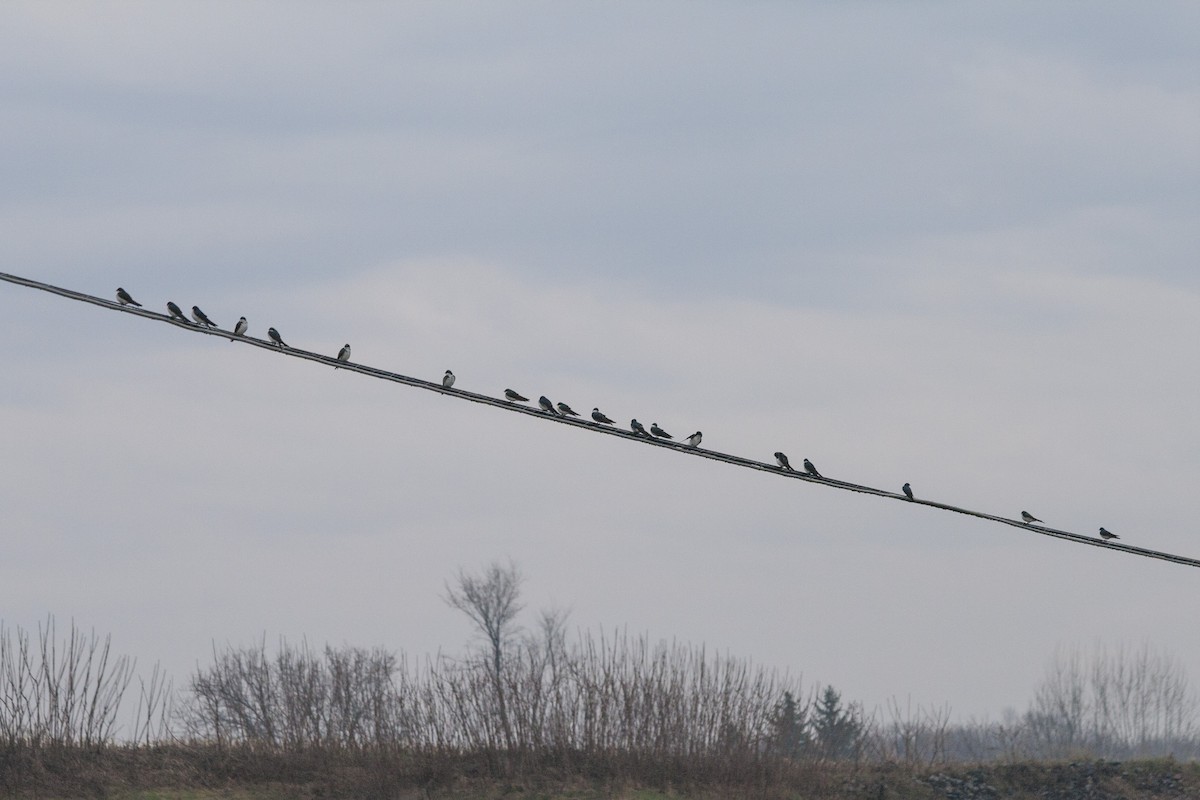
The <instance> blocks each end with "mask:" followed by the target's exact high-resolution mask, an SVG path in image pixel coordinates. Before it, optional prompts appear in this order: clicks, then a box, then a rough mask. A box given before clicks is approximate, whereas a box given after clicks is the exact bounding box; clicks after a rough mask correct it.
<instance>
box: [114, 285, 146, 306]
mask: <svg viewBox="0 0 1200 800" xmlns="http://www.w3.org/2000/svg"><path fill="white" fill-rule="evenodd" d="M117 302H118V303H120V304H121V305H123V306H137V307H138V308H141V307H142V304H141V303H139V302H138V301H137V300H134V299H133V298H132V297H130V296H129V292H127V291H125V290H124V289H122V288H121V287H120V286H118V287H117Z"/></svg>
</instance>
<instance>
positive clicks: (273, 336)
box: [267, 328, 287, 347]
mask: <svg viewBox="0 0 1200 800" xmlns="http://www.w3.org/2000/svg"><path fill="white" fill-rule="evenodd" d="M267 338H268V339H270V340H271V341H272V342H274V343H275V344H277V345H279V346H280V347H287V342H285V341H284V340H283V337H282V336H280V335H279V331H277V330H275V329H274V328H267Z"/></svg>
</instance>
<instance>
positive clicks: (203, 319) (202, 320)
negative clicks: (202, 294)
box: [192, 306, 217, 328]
mask: <svg viewBox="0 0 1200 800" xmlns="http://www.w3.org/2000/svg"><path fill="white" fill-rule="evenodd" d="M192 319H194V320H196V324H197V325H205V326H207V327H209V328H215V327H217V323H215V322H213V321H212V320H211V319H209V318H208V315H207V314H205V313H204V312H203V311H201V310H200V306H192Z"/></svg>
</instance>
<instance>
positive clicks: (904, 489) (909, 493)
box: [900, 483, 913, 500]
mask: <svg viewBox="0 0 1200 800" xmlns="http://www.w3.org/2000/svg"><path fill="white" fill-rule="evenodd" d="M900 491H902V492H904V496H905V497H907V498H908V499H909V500H912V499H913V496H912V487H911V486H909V485H908V484H907V483H906V484H904V485H903V486H901V487H900Z"/></svg>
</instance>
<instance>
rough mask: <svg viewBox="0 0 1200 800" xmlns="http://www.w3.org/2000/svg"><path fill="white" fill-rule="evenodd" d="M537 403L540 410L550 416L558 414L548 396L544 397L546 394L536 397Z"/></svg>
mask: <svg viewBox="0 0 1200 800" xmlns="http://www.w3.org/2000/svg"><path fill="white" fill-rule="evenodd" d="M538 405H539V406H541V407H542V411H545V412H546V413H547V414H549V415H550V416H552V417H557V416H558V412H557V411H555V410H554V403H551V402H550V398H549V397H546V395H542V396H541V397H539V398H538Z"/></svg>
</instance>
